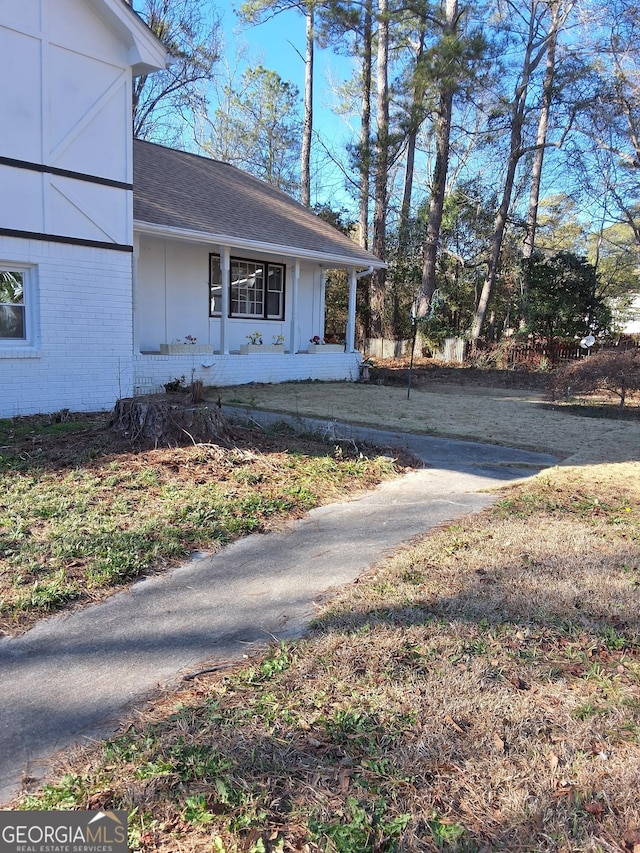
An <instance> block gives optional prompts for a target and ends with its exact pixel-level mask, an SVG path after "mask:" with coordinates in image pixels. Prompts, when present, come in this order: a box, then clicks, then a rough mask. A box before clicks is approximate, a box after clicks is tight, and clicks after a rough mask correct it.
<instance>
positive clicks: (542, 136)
mask: <svg viewBox="0 0 640 853" xmlns="http://www.w3.org/2000/svg"><path fill="white" fill-rule="evenodd" d="M557 13H558V4H557V3H555V4H554V8H553V15H554V17H555V16H557ZM557 43H558V32H557V30H556V29H555V28H554V30H553V32H552V33H551V38H550V39H549V45H548V49H547V66H546V69H545V75H544V82H543V84H542V102H541V105H540V115H539V117H538V132H537V134H536V150H535V152H534V155H533V163H532V165H531V189H530V191H529V209H528V211H527V233H526V235H525V239H524V244H523V247H522V257H523V258H525V260H529V259H530V258H531V256H532V255H533V250H534V247H535V241H536V228H537V225H538V203H539V201H540V184H541V182H542V165H543V162H544V151H545V144H546V142H547V129H548V127H549V115H550V113H551V100H552V98H553V79H554V76H555V64H556V45H557Z"/></svg>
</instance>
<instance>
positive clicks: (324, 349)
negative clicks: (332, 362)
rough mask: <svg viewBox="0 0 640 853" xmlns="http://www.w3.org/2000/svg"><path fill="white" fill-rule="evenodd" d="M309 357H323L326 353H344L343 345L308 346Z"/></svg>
mask: <svg viewBox="0 0 640 853" xmlns="http://www.w3.org/2000/svg"><path fill="white" fill-rule="evenodd" d="M307 352H308V353H309V355H318V354H319V355H324V354H325V353H328V352H344V344H309V349H308V350H307Z"/></svg>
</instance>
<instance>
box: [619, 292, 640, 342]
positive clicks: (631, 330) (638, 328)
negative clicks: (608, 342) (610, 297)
mask: <svg viewBox="0 0 640 853" xmlns="http://www.w3.org/2000/svg"><path fill="white" fill-rule="evenodd" d="M622 331H623V333H624V334H625V335H640V295H638V296H636V298H635V299H634V300H633V302H632V303H631V309H630V311H629V319H628V320H627V322H626V323H625V324H624V328H623V330H622Z"/></svg>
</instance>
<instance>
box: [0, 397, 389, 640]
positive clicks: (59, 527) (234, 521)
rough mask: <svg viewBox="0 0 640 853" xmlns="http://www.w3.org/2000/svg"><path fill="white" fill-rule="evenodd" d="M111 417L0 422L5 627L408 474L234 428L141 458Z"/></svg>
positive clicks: (285, 437) (384, 462)
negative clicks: (221, 440)
mask: <svg viewBox="0 0 640 853" xmlns="http://www.w3.org/2000/svg"><path fill="white" fill-rule="evenodd" d="M107 421H108V417H107V416H106V415H91V416H81V415H78V416H75V417H74V416H72V415H70V414H68V413H65V414H64V415H62V416H60V415H59V416H58V417H57V418H56V417H53V418H50V417H36V418H18V419H14V420H10V421H0V475H1V476H2V486H3V488H2V492H1V493H0V633H2V632H4V633H14V632H16V631H19V630H24V629H25V628H27V627H29V626H30V625H32V624H33V623H34V622H35V621H36V620H37V619H39V618H41V617H42V616H43V615H45V614H47V613H51V612H52V611H58V610H60V609H62V608H65V607H66V608H68V607H70V606H78V605H81V604H85V603H88V602H89V601H92V600H96V599H100V598H103V597H104V596H105V595H107V594H110V593H112V592H113V591H115V590H116V589H118V588H121V587H123V586H125V585H127V584H128V583H130V582H131V581H132V580H134V579H136V578H138V577H140V576H141V575H143V574H145V573H148V572H157V571H161V570H164V569H166V568H167V567H170V566H173V565H176V564H177V563H178V562H179V561H180V560H184V559H186V558H187V557H188V556H189V554H191V553H193V552H194V551H196V550H210V551H211V550H216V549H218V548H220V547H222V546H223V545H224V544H226V543H228V542H230V541H232V540H233V539H235V538H237V537H238V536H243V535H246V534H248V533H255V532H261V531H266V530H269V529H272V528H273V527H274V526H277V525H278V524H282V522H283V521H284V520H286V519H291V518H298V517H300V516H301V515H303V514H304V513H305V512H306V511H307V510H309V509H311V508H312V507H314V506H318V505H321V504H323V503H328V502H331V501H336V500H341V499H343V498H345V497H346V496H349V495H352V494H355V493H357V492H358V491H363V490H366V489H370V488H372V487H373V486H374V485H375V484H377V483H379V482H380V481H381V480H382V479H385V478H387V477H392V476H396V475H397V474H398V473H399V472H400V471H401V470H403V468H402V465H401V464H400V462H399V461H398V460H397V459H396V460H393V459H391V458H390V457H389V456H384V455H382V454H381V453H379V452H377V451H374V450H371V449H369V450H367V448H365V447H362V448H359V447H354V446H353V445H352V444H345V445H344V446H343V445H340V444H336V443H335V442H334V443H332V444H326V443H323V442H321V441H315V440H313V439H305V438H300V437H296V436H293V435H292V434H291V433H290V431H288V430H286V429H284V428H283V429H280V430H277V429H276V430H275V431H271V432H270V433H268V432H264V431H262V432H258V431H256V430H247V429H243V428H241V427H239V426H236V427H235V428H234V437H233V442H232V446H230V447H223V446H219V445H213V444H211V445H203V444H200V445H191V446H189V447H179V448H169V449H167V448H163V449H154V450H140V451H136V450H132V448H131V447H130V446H129V445H128V444H127V443H126V442H125V441H123V440H122V439H121V438H119V437H118V435H116V434H114V433H113V432H111V431H110V430H109V429H108V425H107ZM405 461H406V460H405Z"/></svg>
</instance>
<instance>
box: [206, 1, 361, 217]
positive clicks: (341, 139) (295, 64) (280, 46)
mask: <svg viewBox="0 0 640 853" xmlns="http://www.w3.org/2000/svg"><path fill="white" fill-rule="evenodd" d="M213 5H214V7H215V8H217V10H218V12H219V13H220V14H221V16H222V21H223V26H224V33H225V41H226V48H227V51H229V52H235V51H236V48H237V44H238V43H241V42H244V43H246V44H247V45H248V47H249V57H250V59H251V61H252V62H255V63H256V64H257V63H258V62H261V63H262V65H264V67H265V68H268V69H270V70H272V71H276V72H277V73H278V74H279V75H280V76H281V77H282V78H283V79H284V80H288V81H290V82H292V83H294V84H295V85H296V86H297V87H298V89H299V91H300V97H301V103H302V96H303V93H304V60H303V58H302V57H304V53H305V19H304V16H303V15H302V14H300V12H298V11H297V10H295V9H294V10H288V11H285V12H281V13H280V14H278V15H276V16H275V17H273V18H272V19H270V20H268V21H266V22H265V23H264V24H258V25H255V26H246V25H240V24H239V23H238V18H237V16H236V14H235V13H234V11H233V8H232V5H231V4H230V3H227V2H218V3H215V0H214V3H213ZM314 59H315V81H314V99H313V107H314V130H315V131H316V132H317V133H319V134H320V135H321V136H322V139H323V141H324V144H325V145H326V146H327V147H328V148H329V149H330V150H332V151H334V152H335V155H336V157H337V159H340V160H342V159H344V143H345V141H346V140H347V139H348V138H351V133H350V132H349V129H348V128H347V125H346V123H345V120H344V119H343V118H342V117H341V116H339V115H337V114H336V113H335V111H334V110H333V109H332V104H333V103H334V101H335V95H334V94H333V92H332V90H331V81H335V82H337V83H341V82H343V81H344V80H345V79H348V78H350V77H351V76H352V75H353V73H354V63H353V60H351V59H349V58H348V57H341V56H337V55H336V54H335V53H334V52H333V51H329V50H320V49H318V48H317V47H316V49H315V56H314ZM301 112H302V106H301ZM314 146H315V151H316V152H317V155H318V157H320V155H321V153H322V152H321V150H320V148H319V146H318V145H317V143H316V142H314ZM323 160H324V161H325V165H323V166H322V167H319V166H318V165H317V164H316V169H318V168H321V172H319V173H317V175H316V180H317V183H318V185H319V186H322V188H323V192H321V193H320V194H319V196H320V197H319V200H320V201H330V202H331V203H332V205H334V206H337V207H340V206H341V205H347V204H348V203H349V199H348V197H347V196H346V195H345V191H344V179H343V177H342V175H341V174H340V173H339V172H338V171H337V170H336V169H335V168H333V167H330V166H329V165H326V161H327V160H328V158H327V157H324V158H323ZM313 182H314V178H313V176H312V184H313ZM313 195H314V192H313V187H312V197H313ZM312 200H313V198H312Z"/></svg>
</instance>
